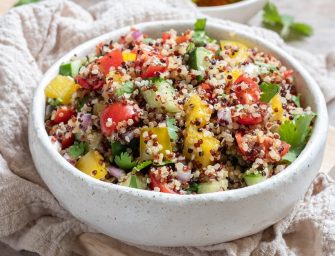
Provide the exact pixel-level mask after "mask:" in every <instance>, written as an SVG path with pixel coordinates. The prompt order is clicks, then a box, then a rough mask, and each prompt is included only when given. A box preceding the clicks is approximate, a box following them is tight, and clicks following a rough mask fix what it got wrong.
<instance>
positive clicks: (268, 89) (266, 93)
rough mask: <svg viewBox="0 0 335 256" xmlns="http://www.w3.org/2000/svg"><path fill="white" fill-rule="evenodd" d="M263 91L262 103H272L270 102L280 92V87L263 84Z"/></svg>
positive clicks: (261, 86)
mask: <svg viewBox="0 0 335 256" xmlns="http://www.w3.org/2000/svg"><path fill="white" fill-rule="evenodd" d="M260 88H261V90H262V94H261V101H262V102H266V103H267V102H270V100H271V99H272V98H273V97H274V96H275V95H276V94H277V93H278V92H279V89H280V87H279V85H277V84H271V83H267V82H262V83H261V85H260Z"/></svg>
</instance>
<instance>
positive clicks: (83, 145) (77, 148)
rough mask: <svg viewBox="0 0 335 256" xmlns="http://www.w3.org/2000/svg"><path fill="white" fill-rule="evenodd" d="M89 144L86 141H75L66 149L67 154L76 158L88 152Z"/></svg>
mask: <svg viewBox="0 0 335 256" xmlns="http://www.w3.org/2000/svg"><path fill="white" fill-rule="evenodd" d="M88 149H89V146H88V143H87V142H77V141H76V142H75V143H74V144H73V145H72V146H71V147H69V149H68V154H69V155H70V156H71V157H72V158H78V157H80V156H82V155H84V154H86V153H87V152H88Z"/></svg>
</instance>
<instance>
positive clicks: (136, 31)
mask: <svg viewBox="0 0 335 256" xmlns="http://www.w3.org/2000/svg"><path fill="white" fill-rule="evenodd" d="M142 35H143V34H142V32H141V31H139V30H135V31H134V32H133V33H132V34H131V36H132V37H133V39H134V40H135V41H136V40H138V39H139V38H140V37H141V36H142Z"/></svg>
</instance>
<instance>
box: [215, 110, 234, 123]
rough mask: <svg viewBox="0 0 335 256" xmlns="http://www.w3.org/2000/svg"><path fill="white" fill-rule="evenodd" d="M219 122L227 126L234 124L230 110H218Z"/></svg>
mask: <svg viewBox="0 0 335 256" xmlns="http://www.w3.org/2000/svg"><path fill="white" fill-rule="evenodd" d="M218 121H219V122H220V123H226V124H231V123H232V119H231V110H230V108H222V109H219V110H218Z"/></svg>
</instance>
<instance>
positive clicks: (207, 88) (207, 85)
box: [200, 83, 213, 91]
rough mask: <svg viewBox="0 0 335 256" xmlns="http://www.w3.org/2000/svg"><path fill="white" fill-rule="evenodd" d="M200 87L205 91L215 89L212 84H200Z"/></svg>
mask: <svg viewBox="0 0 335 256" xmlns="http://www.w3.org/2000/svg"><path fill="white" fill-rule="evenodd" d="M200 87H201V88H202V89H203V90H205V91H211V90H212V89H213V87H212V86H211V85H210V84H206V83H202V84H200Z"/></svg>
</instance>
